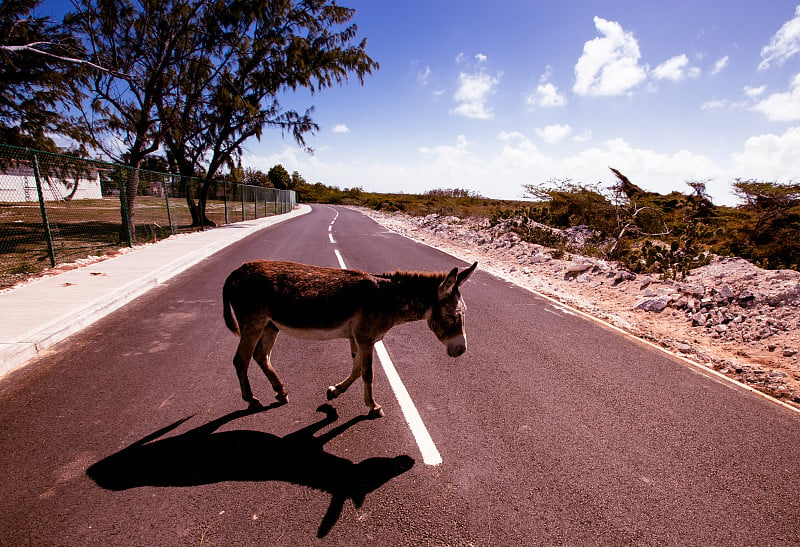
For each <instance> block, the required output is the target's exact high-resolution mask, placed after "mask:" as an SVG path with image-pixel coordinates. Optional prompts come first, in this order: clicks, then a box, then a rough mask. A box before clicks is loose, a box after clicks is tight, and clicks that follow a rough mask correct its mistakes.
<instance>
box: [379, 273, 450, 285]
mask: <svg viewBox="0 0 800 547" xmlns="http://www.w3.org/2000/svg"><path fill="white" fill-rule="evenodd" d="M375 277H380V278H382V279H388V280H390V281H400V280H411V281H427V280H431V281H432V280H438V281H439V282H442V281H444V278H445V277H447V272H410V271H405V270H397V271H394V272H386V273H382V274H376V275H375Z"/></svg>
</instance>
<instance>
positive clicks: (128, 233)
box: [119, 167, 139, 245]
mask: <svg viewBox="0 0 800 547" xmlns="http://www.w3.org/2000/svg"><path fill="white" fill-rule="evenodd" d="M138 190H139V170H138V169H136V168H134V167H123V168H122V172H121V175H120V192H119V201H120V212H121V216H122V226H121V227H120V240H121V241H123V242H124V243H128V244H129V245H133V244H135V243H136V221H135V218H134V217H135V210H134V202H135V200H136V192H137V191H138Z"/></svg>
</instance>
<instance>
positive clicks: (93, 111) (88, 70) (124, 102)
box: [64, 0, 204, 240]
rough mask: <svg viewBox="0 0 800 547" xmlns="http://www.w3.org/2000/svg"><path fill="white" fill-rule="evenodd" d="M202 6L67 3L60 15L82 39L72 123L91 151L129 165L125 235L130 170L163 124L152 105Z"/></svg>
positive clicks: (93, 0) (163, 0) (176, 0)
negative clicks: (80, 89)
mask: <svg viewBox="0 0 800 547" xmlns="http://www.w3.org/2000/svg"><path fill="white" fill-rule="evenodd" d="M202 5H204V2H200V1H195V2H191V1H190V0H131V1H129V0H74V1H73V7H74V8H75V11H74V12H72V13H69V14H67V16H66V17H65V20H64V22H65V25H66V27H67V29H68V30H69V31H70V32H72V33H73V35H75V36H76V37H80V38H81V39H82V40H83V43H84V45H85V47H86V50H87V57H88V59H87V60H88V61H89V63H90V64H82V65H80V69H81V71H82V74H83V76H84V80H82V82H81V83H82V86H83V91H84V93H85V95H84V97H83V98H82V99H81V100H80V101H77V102H76V104H75V105H74V106H75V107H76V110H77V111H78V114H77V115H76V116H74V117H73V123H75V124H76V125H77V126H78V127H80V128H82V129H83V130H84V131H85V132H86V133H87V134H88V135H89V137H90V139H91V143H92V145H93V146H94V147H95V148H97V149H98V150H100V151H101V152H102V153H103V154H105V155H106V156H108V157H110V158H111V159H113V160H115V161H118V162H120V163H122V164H124V165H127V166H130V167H132V168H133V169H131V170H126V171H127V172H126V173H125V176H124V177H123V181H122V182H121V184H122V185H123V186H124V188H123V190H124V192H121V193H120V208H121V210H122V215H123V218H125V219H127V223H126V225H125V226H123V237H125V236H127V237H129V238H130V239H131V240H133V239H135V219H134V200H135V198H136V193H137V190H138V187H139V177H138V171H137V169H138V168H139V167H140V165H141V163H142V161H143V160H144V158H145V157H147V156H148V155H149V154H151V153H153V152H155V151H157V150H158V149H159V148H160V146H161V144H162V141H163V137H164V132H165V131H166V130H167V129H168V127H167V126H166V125H165V124H164V123H162V120H161V119H159V117H158V108H157V106H158V104H159V100H160V98H161V96H162V95H163V94H164V93H165V91H166V90H169V89H171V88H172V87H173V86H174V83H175V80H176V73H175V67H176V66H179V64H180V62H181V61H182V59H183V58H184V57H186V56H187V55H189V54H190V52H187V50H186V44H187V40H188V39H189V37H190V36H192V35H193V34H194V33H195V32H196V31H197V28H198V27H197V24H196V20H197V16H198V11H199V10H200V8H201V6H202ZM145 37H146V39H145ZM97 67H105V68H104V69H102V70H99V69H97Z"/></svg>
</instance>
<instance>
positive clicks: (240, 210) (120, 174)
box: [0, 145, 296, 289]
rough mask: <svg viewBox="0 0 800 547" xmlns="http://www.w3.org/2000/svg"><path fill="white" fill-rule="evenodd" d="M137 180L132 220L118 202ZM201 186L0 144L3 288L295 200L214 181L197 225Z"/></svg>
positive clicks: (285, 193)
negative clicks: (121, 249)
mask: <svg viewBox="0 0 800 547" xmlns="http://www.w3.org/2000/svg"><path fill="white" fill-rule="evenodd" d="M134 179H135V180H134ZM131 183H133V185H132V184H131ZM133 186H135V187H136V196H135V198H134V207H133V218H132V219H130V220H131V222H130V223H128V222H126V220H127V219H126V216H127V215H126V212H125V210H124V209H123V207H122V206H121V203H122V201H123V200H124V199H125V198H126V197H127V196H126V195H125V193H126V189H128V188H131V187H133ZM200 190H201V188H200V180H198V179H194V178H193V179H188V180H187V179H181V177H178V176H177V175H172V174H169V173H159V172H154V171H146V170H142V169H132V168H130V167H126V166H123V165H117V164H113V163H106V162H101V161H93V160H85V159H81V158H77V157H72V156H67V155H63V154H52V153H49V152H41V151H36V150H30V149H26V148H15V147H10V146H4V145H0V289H3V288H7V287H10V286H13V285H14V284H16V283H17V282H19V281H22V280H25V279H27V278H30V277H33V276H36V275H38V274H40V273H41V272H43V271H45V270H47V269H48V268H51V267H54V266H56V265H59V264H65V263H71V262H78V261H80V260H81V259H86V258H87V257H91V256H101V255H106V254H109V253H113V252H114V251H115V250H116V249H117V248H119V247H126V246H130V245H132V244H134V243H148V242H150V243H152V242H156V241H159V240H161V239H164V238H167V237H169V236H171V235H175V234H178V233H183V232H192V231H196V230H202V229H206V228H209V227H211V226H214V225H216V226H220V225H223V224H229V223H233V222H240V221H244V220H252V219H255V218H262V217H266V216H270V215H275V214H281V213H286V212H289V211H291V210H292V209H294V206H295V204H296V197H295V193H294V191H291V190H278V189H275V188H262V187H259V186H247V185H244V184H237V183H233V182H229V181H223V180H217V181H212V183H211V185H210V187H209V190H208V195H207V201H206V211H205V217H204V218H202V216H201V217H197V215H195V216H196V218H199V220H200V223H199V225H198V223H197V222H193V216H192V212H191V210H190V207H196V204H197V202H198V198H199V195H200ZM128 226H133V233H131V230H130V229H129V228H127V227H128Z"/></svg>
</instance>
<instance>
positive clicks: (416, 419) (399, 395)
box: [333, 249, 442, 466]
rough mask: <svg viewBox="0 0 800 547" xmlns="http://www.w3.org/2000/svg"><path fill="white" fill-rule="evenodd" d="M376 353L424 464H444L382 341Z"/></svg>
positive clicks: (342, 262)
mask: <svg viewBox="0 0 800 547" xmlns="http://www.w3.org/2000/svg"><path fill="white" fill-rule="evenodd" d="M333 252H334V254H335V255H336V259H337V260H338V261H339V266H341V268H342V269H343V270H345V269H347V266H345V264H344V259H343V258H342V253H340V252H339V250H338V249H334V250H333ZM375 352H376V353H377V354H378V361H380V362H381V366H383V371H384V372H385V373H386V378H387V379H388V380H389V385H390V386H391V387H392V391H394V396H395V398H396V399H397V402H398V403H399V404H400V409H401V410H402V411H403V417H405V419H406V423H407V424H408V427H409V428H410V429H411V434H412V435H414V440H415V441H417V446H418V447H419V451H420V452H421V453H422V462H423V463H424V464H425V465H431V466H435V465H439V464H440V463H442V456H441V454H439V450H438V449H437V448H436V445H435V444H434V442H433V439H432V438H431V435H430V433H428V428H427V427H425V423H424V422H423V421H422V417H421V416H420V415H419V411H417V407H416V406H415V405H414V401H413V400H412V399H411V396H410V395H409V394H408V390H407V389H406V386H405V384H403V381H402V380H401V379H400V375H399V374H398V373H397V369H396V368H395V367H394V363H393V362H392V359H391V357H389V352H388V351H386V346H384V345H383V341H382V340H381V341H378V342H376V343H375Z"/></svg>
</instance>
